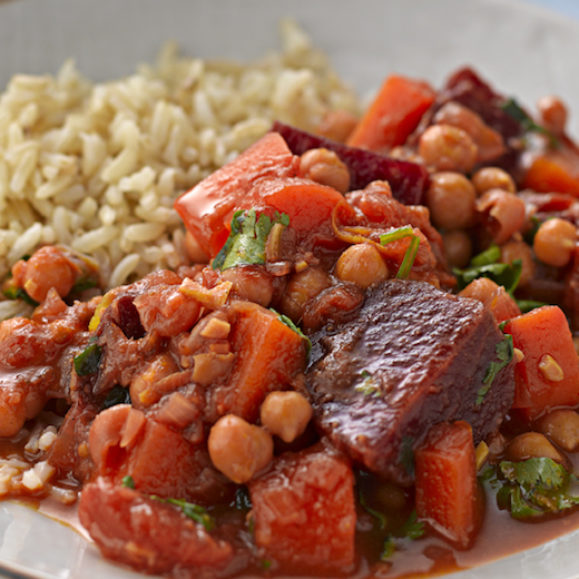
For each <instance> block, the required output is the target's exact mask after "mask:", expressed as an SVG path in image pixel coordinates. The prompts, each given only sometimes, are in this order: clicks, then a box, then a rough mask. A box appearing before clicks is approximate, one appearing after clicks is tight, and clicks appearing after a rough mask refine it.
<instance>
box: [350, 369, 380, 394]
mask: <svg viewBox="0 0 579 579" xmlns="http://www.w3.org/2000/svg"><path fill="white" fill-rule="evenodd" d="M360 376H361V377H362V382H360V383H359V384H356V385H355V386H354V390H355V391H356V392H360V394H363V395H364V396H380V386H379V385H378V384H377V383H376V381H375V380H374V378H373V377H372V374H370V372H368V370H363V371H362V373H361V375H360Z"/></svg>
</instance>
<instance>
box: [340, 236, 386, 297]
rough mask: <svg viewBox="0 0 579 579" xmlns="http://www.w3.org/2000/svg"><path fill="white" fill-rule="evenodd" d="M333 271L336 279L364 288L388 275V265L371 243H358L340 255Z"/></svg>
mask: <svg viewBox="0 0 579 579" xmlns="http://www.w3.org/2000/svg"><path fill="white" fill-rule="evenodd" d="M334 273H335V274H336V277H338V279H341V280H342V281H351V282H352V283H355V284H356V285H358V286H360V287H361V288H364V289H366V288H369V287H370V286H371V285H374V284H376V283H380V282H381V281H384V280H385V279H386V278H387V277H388V266H387V265H386V263H384V260H383V259H382V256H381V255H380V252H379V251H378V250H377V249H376V248H375V247H374V246H373V245H371V244H369V243H358V244H356V245H351V246H350V247H348V248H347V249H346V250H345V251H344V252H343V253H342V255H340V257H339V258H338V261H337V262H336V268H335V270H334Z"/></svg>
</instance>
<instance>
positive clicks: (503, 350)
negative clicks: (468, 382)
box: [476, 334, 514, 406]
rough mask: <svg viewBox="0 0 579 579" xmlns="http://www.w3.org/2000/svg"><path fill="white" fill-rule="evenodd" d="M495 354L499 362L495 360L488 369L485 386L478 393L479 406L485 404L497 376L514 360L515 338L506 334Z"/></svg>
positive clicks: (497, 346)
mask: <svg viewBox="0 0 579 579" xmlns="http://www.w3.org/2000/svg"><path fill="white" fill-rule="evenodd" d="M495 352H496V354H497V358H498V361H495V360H493V361H492V362H491V363H490V364H489V365H488V367H487V370H486V373H485V377H484V379H483V384H484V386H481V388H479V390H478V392H477V397H476V405H477V406H480V405H481V404H482V403H483V401H484V399H485V396H486V395H487V393H488V391H489V390H490V389H491V386H492V384H493V381H494V379H495V378H496V377H497V374H498V373H499V372H500V371H501V370H502V369H503V368H504V367H505V366H508V364H509V363H510V361H511V360H512V359H513V354H514V348H513V337H512V336H511V335H510V334H506V335H505V337H504V338H503V339H502V340H501V341H500V342H499V343H498V344H497V345H496V347H495Z"/></svg>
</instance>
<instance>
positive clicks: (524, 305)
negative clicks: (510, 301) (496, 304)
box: [515, 300, 547, 314]
mask: <svg viewBox="0 0 579 579" xmlns="http://www.w3.org/2000/svg"><path fill="white" fill-rule="evenodd" d="M515 301H516V302H517V305H518V306H519V309H520V310H521V313H523V314H526V313H527V312H530V311H531V310H534V309H535V308H540V307H542V306H546V305H547V303H546V302H539V301H537V300H515Z"/></svg>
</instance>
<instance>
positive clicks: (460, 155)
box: [418, 125, 478, 173]
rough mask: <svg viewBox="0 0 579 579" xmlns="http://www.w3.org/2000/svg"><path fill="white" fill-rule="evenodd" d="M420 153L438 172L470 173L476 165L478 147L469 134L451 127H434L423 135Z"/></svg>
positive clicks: (420, 142) (419, 147)
mask: <svg viewBox="0 0 579 579" xmlns="http://www.w3.org/2000/svg"><path fill="white" fill-rule="evenodd" d="M418 153H419V155H420V156H421V157H422V159H423V160H424V162H425V163H426V165H428V166H430V167H433V168H434V169H436V170H437V171H459V172H460V173H468V172H469V171H470V170H471V169H472V168H473V167H474V164H475V163H476V159H477V153H478V151H477V147H476V145H475V144H474V142H473V140H472V138H471V137H470V136H469V134H468V133H467V132H465V131H463V130H462V129H459V128H457V127H452V126H450V125H432V126H430V127H428V129H426V131H424V133H422V136H421V137H420V141H419V143H418Z"/></svg>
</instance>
